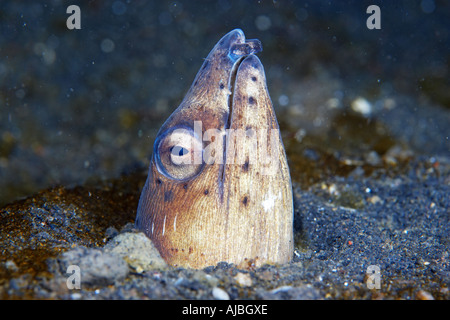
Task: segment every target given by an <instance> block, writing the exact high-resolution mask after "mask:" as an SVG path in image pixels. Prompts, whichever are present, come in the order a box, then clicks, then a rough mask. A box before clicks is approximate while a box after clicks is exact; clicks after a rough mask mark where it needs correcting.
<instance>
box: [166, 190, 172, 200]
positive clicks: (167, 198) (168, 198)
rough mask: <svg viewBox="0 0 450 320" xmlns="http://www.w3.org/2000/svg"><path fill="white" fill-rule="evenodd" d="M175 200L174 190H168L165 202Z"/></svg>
mask: <svg viewBox="0 0 450 320" xmlns="http://www.w3.org/2000/svg"><path fill="white" fill-rule="evenodd" d="M172 200H173V192H172V191H170V190H169V191H166V192H164V201H165V202H170V201H172Z"/></svg>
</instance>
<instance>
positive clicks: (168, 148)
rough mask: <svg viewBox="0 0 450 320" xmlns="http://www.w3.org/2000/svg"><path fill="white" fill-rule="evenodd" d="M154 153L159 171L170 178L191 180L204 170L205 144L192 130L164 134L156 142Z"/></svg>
mask: <svg viewBox="0 0 450 320" xmlns="http://www.w3.org/2000/svg"><path fill="white" fill-rule="evenodd" d="M154 151H155V152H154V153H155V156H156V157H155V158H156V165H157V167H158V169H159V171H160V172H161V173H163V174H164V175H165V176H167V177H168V178H172V179H176V180H186V179H190V178H192V177H194V176H196V175H197V174H199V173H200V171H201V169H202V168H203V161H202V154H203V143H202V141H201V140H200V139H199V138H198V137H196V135H195V134H194V131H193V130H191V129H188V128H178V129H174V130H173V129H172V130H168V131H166V132H164V133H163V134H162V135H160V136H159V137H158V138H157V140H156V141H155V150H154Z"/></svg>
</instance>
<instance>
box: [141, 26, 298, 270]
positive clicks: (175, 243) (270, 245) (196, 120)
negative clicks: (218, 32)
mask: <svg viewBox="0 0 450 320" xmlns="http://www.w3.org/2000/svg"><path fill="white" fill-rule="evenodd" d="M261 51H262V45H261V42H260V41H259V40H257V39H252V40H246V39H245V35H244V33H243V31H242V30H240V29H235V30H232V31H231V32H229V33H227V34H226V35H225V36H223V37H222V38H221V39H220V41H219V42H218V43H217V44H216V45H215V46H214V48H213V49H212V50H211V52H210V53H209V55H208V56H207V58H206V59H205V60H204V63H203V65H202V66H201V68H200V70H199V72H198V74H197V76H196V77H195V79H194V82H193V84H192V86H191V88H190V89H189V91H188V92H187V94H186V96H185V97H184V99H183V100H182V102H181V104H180V105H179V107H178V108H177V109H176V110H175V111H174V112H173V113H172V114H171V115H170V117H169V118H168V119H167V120H166V121H165V122H164V124H163V125H162V127H161V128H160V130H159V132H158V134H157V137H156V139H155V142H154V145H153V153H152V156H151V159H150V166H149V172H148V177H147V180H146V183H145V185H144V187H143V190H142V193H141V197H140V200H139V205H138V209H137V216H136V221H135V225H136V227H137V229H139V230H141V231H143V232H144V233H145V234H146V235H147V236H148V237H149V238H150V239H151V240H152V242H153V243H154V245H155V246H156V248H157V249H158V251H159V252H160V254H161V256H162V258H163V259H164V260H165V261H166V262H167V263H168V264H170V265H172V266H177V267H185V268H194V269H200V268H204V267H207V266H214V265H216V264H217V263H219V262H228V263H233V264H235V265H237V266H239V267H244V268H250V267H258V266H261V265H263V264H282V263H287V262H289V261H291V259H292V255H293V196H292V184H291V178H290V175H289V168H288V163H287V158H286V154H285V150H284V146H283V142H282V139H281V135H280V130H279V126H278V122H277V119H276V115H275V112H274V109H273V105H272V102H271V99H270V96H269V92H268V89H267V84H266V76H265V72H264V67H263V65H262V63H261V61H260V60H259V58H258V57H257V56H256V55H255V54H256V53H258V52H261Z"/></svg>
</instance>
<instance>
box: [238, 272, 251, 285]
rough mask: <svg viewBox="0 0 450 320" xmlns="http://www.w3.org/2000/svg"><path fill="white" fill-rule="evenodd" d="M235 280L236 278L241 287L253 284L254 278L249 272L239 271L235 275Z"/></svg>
mask: <svg viewBox="0 0 450 320" xmlns="http://www.w3.org/2000/svg"><path fill="white" fill-rule="evenodd" d="M234 280H236V282H237V283H238V284H239V285H240V286H241V287H250V286H251V285H252V278H251V276H250V274H248V273H242V272H238V274H237V275H236V276H235V277H234Z"/></svg>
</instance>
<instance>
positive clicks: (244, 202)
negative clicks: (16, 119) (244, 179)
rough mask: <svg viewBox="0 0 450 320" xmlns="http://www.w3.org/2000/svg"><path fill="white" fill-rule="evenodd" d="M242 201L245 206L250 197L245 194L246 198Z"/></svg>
mask: <svg viewBox="0 0 450 320" xmlns="http://www.w3.org/2000/svg"><path fill="white" fill-rule="evenodd" d="M242 203H243V204H244V206H246V205H247V203H248V198H247V196H245V197H244V199H242Z"/></svg>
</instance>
